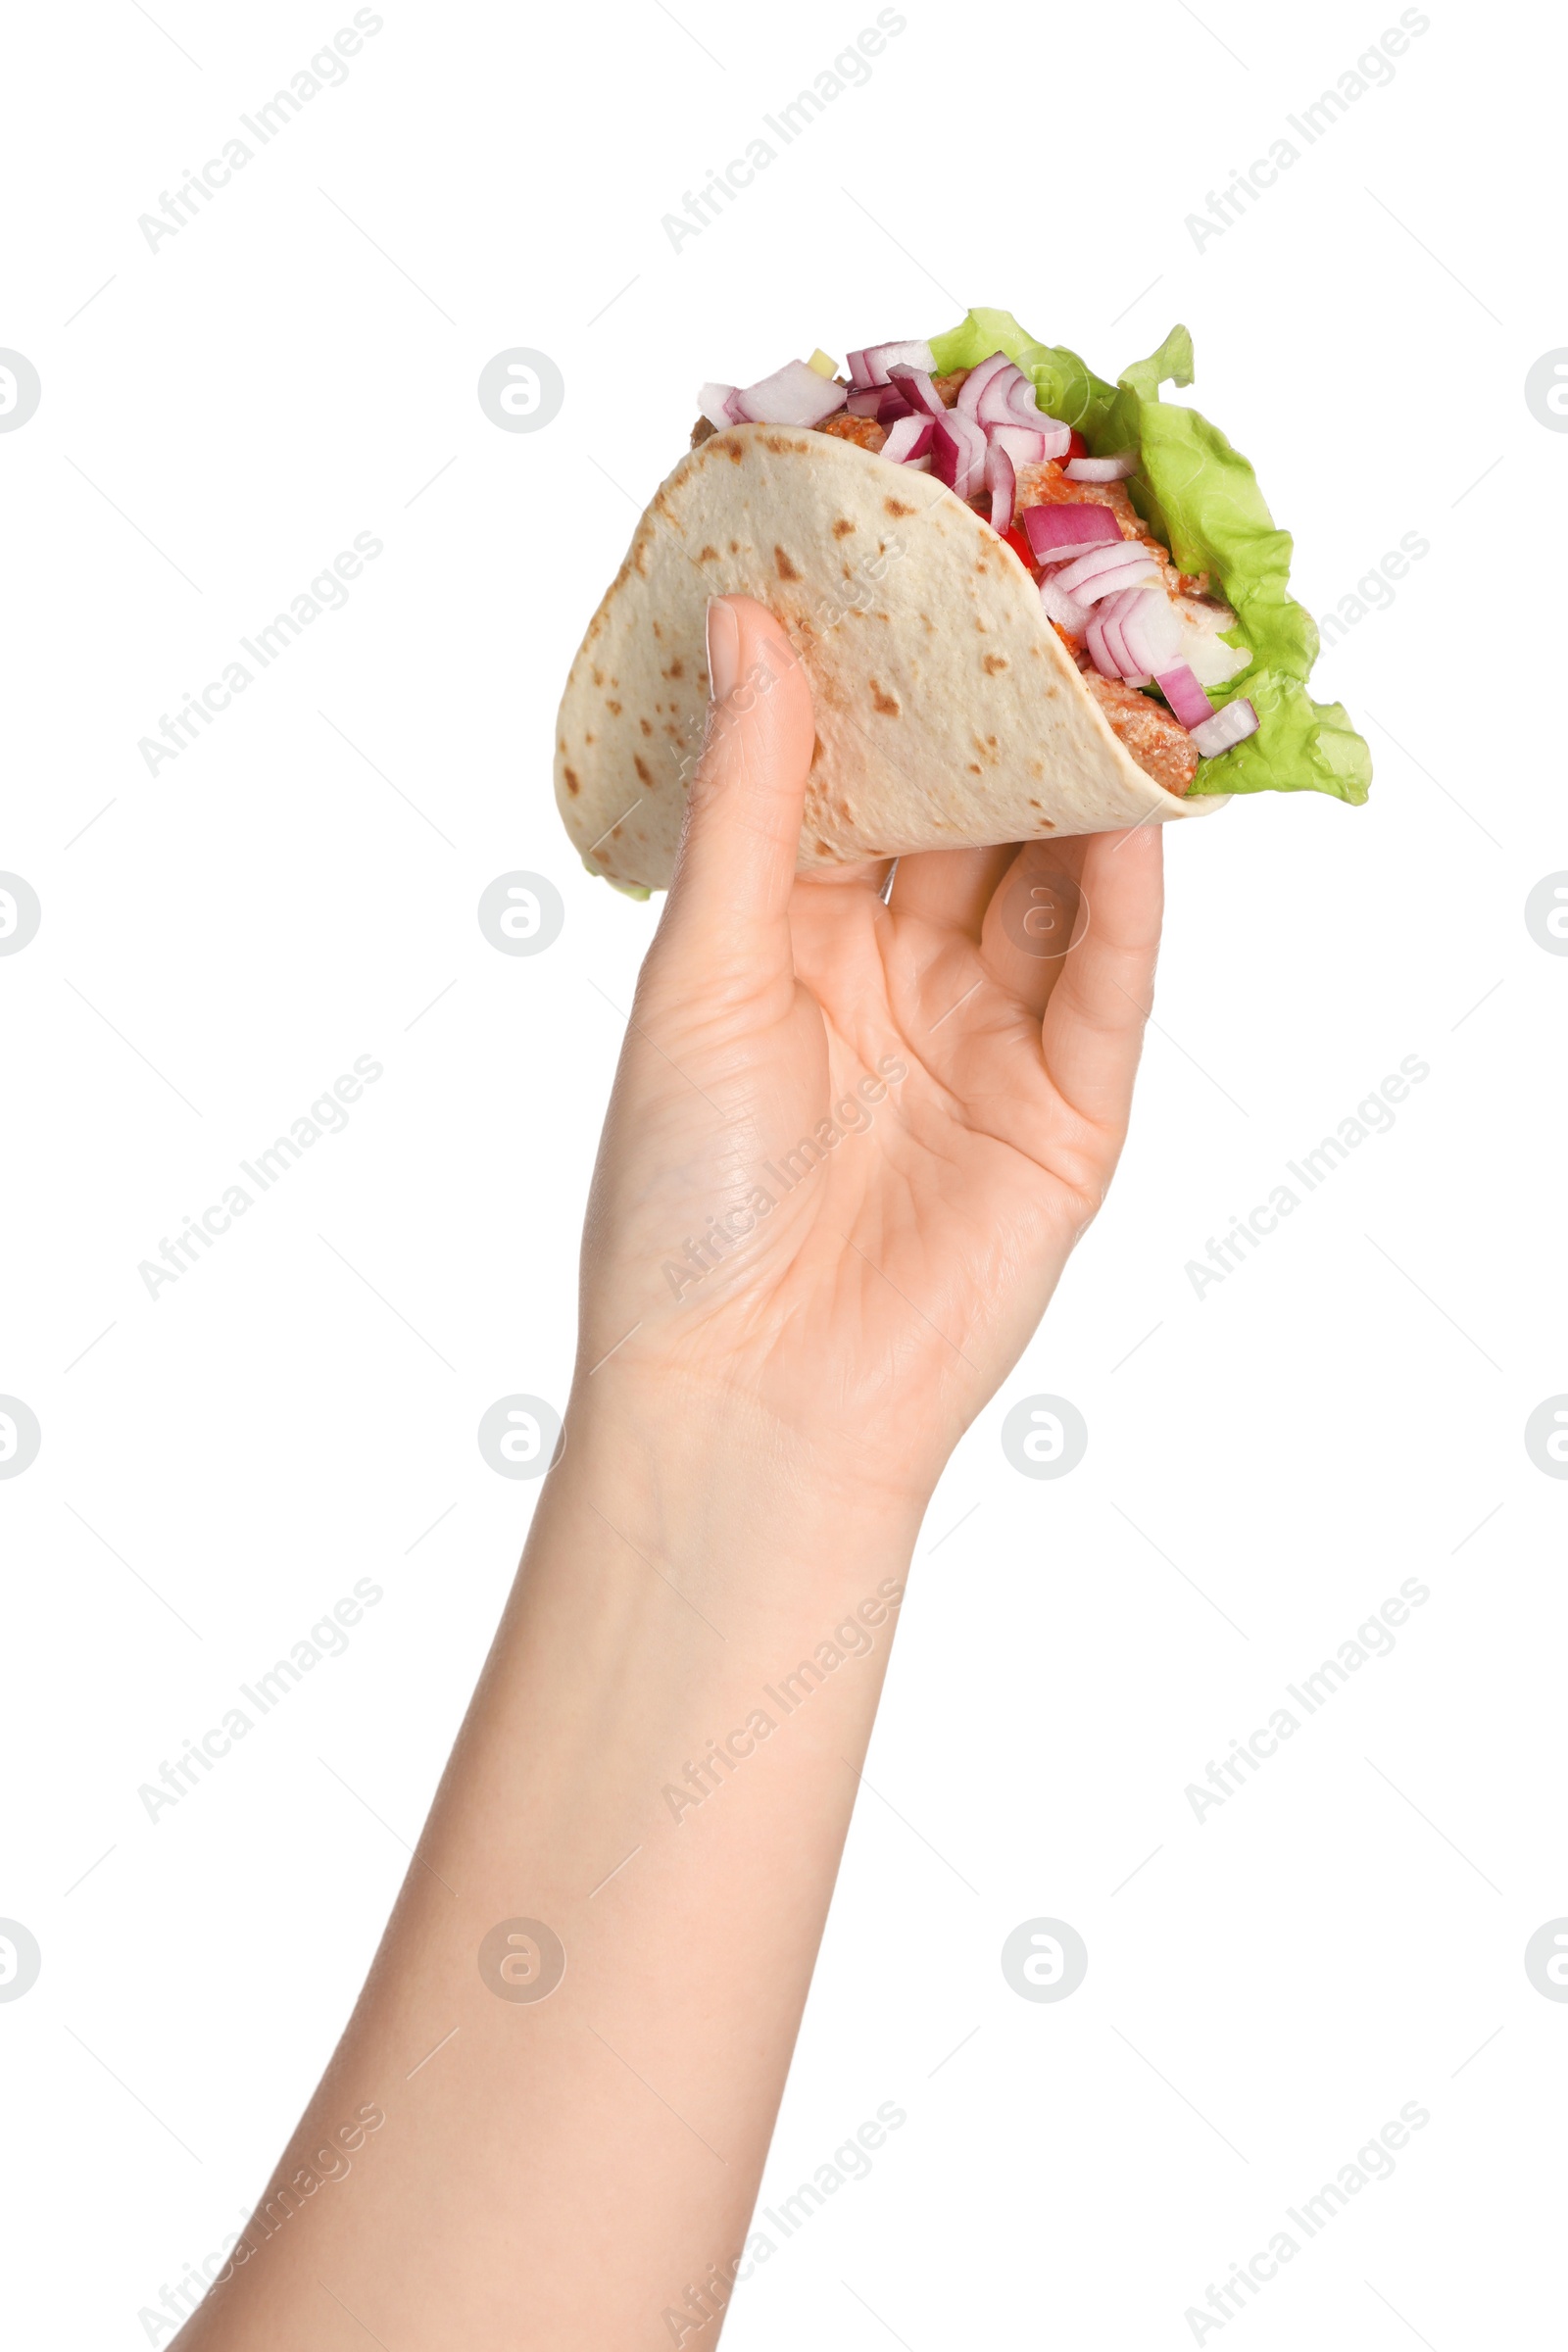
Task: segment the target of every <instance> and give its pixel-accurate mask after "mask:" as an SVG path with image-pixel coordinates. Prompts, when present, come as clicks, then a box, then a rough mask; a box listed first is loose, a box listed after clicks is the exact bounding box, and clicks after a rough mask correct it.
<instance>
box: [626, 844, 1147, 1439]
mask: <svg viewBox="0 0 1568 2352" xmlns="http://www.w3.org/2000/svg"><path fill="white" fill-rule="evenodd" d="M1121 842H1122V837H1100V838H1099V839H1096V840H1093V841H1089V842H1085V841H1073V842H1063V843H1061V844H1059V845H1055V846H1054V847H1052V848H1050V849H1049V850H1044V851H1035V852H1030V853H1026V854H1025V855H1024V858H1022V859H1021V860H1020V861H1019V862H1018V863H1017V864H1014V863H1013V853H1012V852H1009V851H1003V852H954V853H944V854H940V855H936V856H931V857H926V858H916V859H909V860H907V861H906V863H905V865H904V866H903V867H902V868H901V869H900V871H899V874H898V875H897V877H896V880H895V885H894V889H893V892H892V897H891V903H890V904H889V905H886V906H885V905H884V904H883V902H882V899H881V897H880V895H879V893H878V890H877V888H876V884H877V882H878V880H879V879H880V876H879V874H877V873H875V872H872V871H871V870H869V869H867V870H866V871H865V872H863V873H862V874H859V875H856V876H852V877H846V878H844V879H842V880H838V881H835V882H832V883H826V882H822V881H815V880H807V881H801V882H798V883H797V884H796V885H795V887H794V890H793V892H792V893H791V894H790V897H789V901H788V906H787V909H786V910H785V913H784V920H783V921H782V922H781V923H780V924H778V925H777V926H776V927H774V928H773V929H771V930H770V931H769V933H768V934H767V935H766V938H765V941H764V939H763V938H762V937H760V936H758V937H754V938H753V939H752V940H750V941H749V942H748V943H747V948H746V955H745V958H744V968H741V969H733V968H731V969H725V968H724V966H723V965H722V964H720V965H718V966H717V967H715V966H714V964H713V963H712V961H711V959H710V961H709V963H708V966H707V968H706V969H704V970H702V971H701V972H700V973H697V974H694V973H693V971H692V969H691V959H690V957H689V956H688V955H687V954H686V953H685V952H683V945H676V946H675V947H674V948H673V950H672V952H671V953H670V954H668V955H667V956H666V955H664V954H663V953H662V950H661V951H656V954H655V955H654V956H652V957H651V958H650V965H649V970H648V972H647V973H646V974H645V979H644V984H643V988H642V990H641V991H640V993H639V1002H638V1010H637V1013H636V1015H635V1017H634V1025H633V1028H632V1031H631V1033H630V1035H629V1039H628V1050H627V1056H626V1061H625V1063H624V1065H623V1069H622V1073H621V1079H620V1082H619V1086H618V1088H617V1106H616V1113H615V1115H614V1116H613V1122H612V1129H611V1139H612V1140H611V1148H610V1149H609V1150H608V1151H607V1157H606V1161H605V1163H604V1164H603V1165H602V1168H601V1178H600V1181H601V1185H610V1186H612V1187H613V1202H607V1204H606V1205H607V1206H613V1212H614V1213H613V1214H612V1215H610V1216H608V1217H606V1218H604V1219H597V1218H596V1220H595V1222H596V1224H602V1225H603V1227H604V1228H605V1229H607V1230H609V1231H615V1232H618V1233H620V1234H622V1235H623V1236H625V1237H626V1238H625V1239H624V1240H623V1241H622V1243H621V1245H620V1248H619V1250H617V1258H618V1260H619V1261H620V1262H619V1263H618V1264H617V1266H616V1267H614V1268H613V1269H612V1268H608V1267H606V1268H600V1269H599V1273H600V1275H601V1276H607V1275H608V1276H609V1277H610V1280H609V1282H608V1285H607V1284H606V1283H605V1282H604V1281H602V1280H601V1281H599V1282H598V1283H596V1286H595V1287H596V1289H597V1290H598V1291H599V1292H600V1293H601V1297H600V1298H599V1299H597V1300H596V1302H595V1304H596V1311H595V1312H594V1314H593V1315H592V1318H591V1328H590V1329H589V1331H587V1332H586V1333H585V1344H586V1345H588V1346H589V1347H592V1348H597V1349H598V1350H599V1351H600V1352H602V1351H603V1349H604V1348H608V1347H611V1346H613V1345H615V1344H616V1343H617V1340H618V1338H619V1329H625V1330H627V1331H628V1332H629V1331H631V1330H632V1328H633V1327H635V1335H636V1336H635V1338H634V1339H633V1340H631V1341H630V1342H629V1346H630V1347H631V1348H635V1349H636V1351H637V1353H638V1354H640V1355H646V1352H647V1351H648V1350H650V1349H657V1350H659V1351H660V1353H661V1354H662V1357H663V1359H664V1361H665V1362H666V1363H667V1365H668V1366H669V1368H670V1370H671V1371H672V1372H678V1373H680V1374H681V1375H683V1376H685V1377H688V1378H691V1379H694V1380H696V1381H697V1382H699V1383H700V1384H702V1385H703V1386H705V1387H706V1386H708V1385H709V1384H711V1383H715V1382H722V1383H724V1384H726V1385H733V1384H734V1383H736V1382H739V1383H741V1384H743V1385H744V1387H745V1388H746V1390H747V1391H748V1392H749V1394H750V1395H751V1396H752V1397H754V1398H755V1399H756V1400H757V1401H758V1402H759V1404H760V1406H761V1408H762V1409H763V1410H764V1411H765V1412H766V1414H767V1415H768V1416H769V1417H770V1418H772V1419H775V1420H777V1421H779V1422H782V1423H784V1424H785V1425H787V1426H788V1427H789V1428H790V1429H792V1430H794V1431H805V1432H807V1433H809V1434H812V1435H813V1436H816V1437H818V1438H819V1439H820V1441H821V1442H822V1443H824V1444H825V1443H829V1442H834V1443H841V1442H842V1441H843V1440H844V1438H845V1437H846V1436H849V1437H850V1439H851V1442H852V1444H853V1446H854V1447H855V1448H856V1449H857V1450H858V1452H859V1453H860V1454H861V1455H862V1457H863V1458H864V1459H865V1460H866V1462H867V1464H868V1465H869V1464H873V1463H875V1462H877V1461H878V1460H881V1459H885V1460H887V1461H889V1462H890V1463H891V1462H893V1461H895V1460H907V1457H908V1454H909V1451H910V1447H911V1445H914V1446H918V1447H924V1448H927V1449H929V1452H930V1454H931V1457H932V1459H934V1460H936V1461H940V1459H941V1458H942V1456H943V1455H944V1454H945V1452H946V1450H947V1449H948V1448H949V1447H950V1446H951V1445H952V1443H953V1442H954V1439H955V1438H956V1435H957V1434H958V1432H959V1431H960V1430H961V1429H962V1428H963V1427H964V1426H965V1425H966V1423H967V1422H968V1421H969V1420H970V1419H971V1418H972V1417H973V1415H974V1413H975V1412H976V1411H977V1410H978V1409H979V1407H980V1405H981V1404H982V1403H983V1402H984V1400H985V1398H986V1397H987V1396H988V1395H989V1394H990V1393H991V1391H992V1390H993V1389H994V1388H995V1387H996V1385H997V1383H998V1382H999V1381H1000V1380H1001V1379H1002V1378H1003V1377H1004V1376H1005V1372H1006V1371H1007V1369H1008V1367H1009V1366H1010V1364H1011V1363H1012V1362H1013V1361H1014V1360H1015V1359H1016V1356H1017V1355H1018V1353H1019V1351H1020V1350H1021V1348H1023V1347H1024V1345H1025V1344H1026V1343H1027V1340H1028V1338H1029V1336H1030V1333H1031V1332H1032V1331H1033V1329H1034V1326H1035V1324H1036V1322H1037V1321H1038V1319H1039V1317H1040V1314H1041V1312H1042V1311H1043V1309H1044V1307H1045V1304H1046V1301H1047V1299H1049V1297H1050V1295H1051V1291H1052V1289H1053V1288H1054V1283H1055V1281H1056V1278H1057V1276H1058V1274H1059V1272H1060V1270H1061V1266H1062V1263H1063V1261H1064V1259H1065V1257H1066V1255H1067V1252H1068V1250H1070V1248H1071V1247H1072V1243H1073V1241H1074V1240H1075V1238H1076V1236H1077V1234H1078V1233H1079V1232H1080V1231H1081V1230H1082V1227H1083V1226H1084V1224H1085V1223H1086V1222H1087V1221H1088V1219H1089V1218H1090V1217H1091V1216H1092V1215H1093V1214H1094V1212H1095V1210H1096V1208H1097V1207H1098V1206H1099V1204H1100V1201H1101V1199H1102V1197H1103V1191H1104V1187H1105V1185H1106V1183H1107V1182H1108V1180H1109V1176H1110V1173H1111V1169H1112V1167H1113V1166H1114V1163H1115V1158H1116V1154H1117V1152H1118V1150H1119V1148H1120V1143H1121V1136H1122V1132H1123V1128H1124V1124H1125V1118H1126V1104H1127V1093H1128V1089H1129V1088H1130V1084H1131V1077H1132V1066H1133V1062H1134V1061H1135V1059H1136V1050H1137V1033H1138V1029H1139V1027H1140V1026H1141V1016H1142V1010H1143V1007H1144V1005H1147V989H1148V981H1149V976H1150V970H1151V966H1152V943H1153V934H1154V929H1155V926H1156V924H1157V901H1158V888H1157V847H1156V845H1155V844H1154V843H1152V842H1151V841H1149V840H1148V839H1147V838H1146V839H1145V841H1144V842H1143V844H1142V845H1141V847H1140V849H1139V850H1137V851H1135V852H1134V853H1133V855H1132V856H1131V857H1125V858H1123V857H1119V856H1118V852H1119V850H1120V848H1121ZM1042 873H1049V874H1053V875H1055V876H1056V877H1058V878H1059V877H1061V876H1063V875H1065V876H1067V877H1069V879H1070V881H1071V882H1073V883H1079V882H1081V884H1082V887H1083V892H1084V896H1085V898H1086V899H1087V900H1088V902H1089V909H1090V912H1089V926H1090V927H1089V932H1088V934H1087V936H1086V937H1084V938H1083V940H1082V941H1081V943H1080V944H1079V945H1078V946H1076V947H1074V948H1073V949H1072V951H1071V954H1070V956H1053V957H1048V956H1042V955H1041V954H1040V953H1039V947H1038V944H1037V943H1035V942H1033V941H1032V940H1031V939H1030V938H1029V935H1028V934H1026V933H1025V932H1023V931H1022V930H1020V927H1019V924H1018V921H1017V915H1018V910H1019V907H1020V906H1022V907H1027V906H1028V904H1029V896H1028V894H1029V885H1030V881H1031V878H1033V877H1037V876H1039V875H1040V874H1042ZM1047 905H1048V906H1050V907H1053V908H1054V910H1055V911H1056V912H1057V913H1058V915H1059V914H1065V916H1066V920H1067V923H1068V924H1070V922H1071V913H1072V907H1071V894H1070V892H1064V891H1063V890H1062V889H1061V887H1060V883H1059V879H1058V881H1057V883H1056V885H1055V886H1054V891H1053V896H1052V898H1051V899H1050V900H1049V901H1048V902H1047ZM1044 944H1046V945H1050V944H1053V943H1052V942H1051V940H1050V939H1049V938H1048V939H1047V941H1046V942H1045V943H1044ZM694 980H695V983H696V984H695V985H694ZM1043 1016H1044V1026H1043V1025H1042V1023H1043ZM890 1063H891V1064H902V1065H904V1067H905V1069H906V1071H907V1075H905V1076H903V1077H902V1078H901V1079H895V1081H894V1083H893V1084H892V1085H891V1086H890V1087H888V1088H887V1089H886V1091H885V1092H884V1091H883V1088H882V1084H881V1079H880V1077H879V1075H878V1073H879V1070H880V1071H881V1072H882V1073H887V1072H888V1071H889V1069H890ZM623 1139H624V1140H623ZM634 1139H635V1140H634ZM764 1200H765V1201H766V1203H767V1204H766V1206H765V1207H763V1206H762V1201H764ZM747 1203H750V1210H749V1211H748V1208H747V1205H746V1204H747ZM725 1216H728V1218H729V1219H730V1228H729V1234H728V1235H726V1232H725V1229H724V1227H723V1226H722V1224H719V1225H717V1226H715V1224H714V1223H713V1222H712V1220H713V1219H714V1218H715V1217H717V1218H720V1219H722V1218H723V1217H725ZM749 1216H750V1218H751V1219H752V1220H754V1221H752V1222H751V1224H750V1230H748V1231H746V1232H744V1233H742V1234H740V1235H739V1237H738V1238H730V1237H731V1236H733V1235H734V1232H735V1228H736V1227H737V1226H739V1225H744V1224H746V1223H747V1222H748V1217H749ZM705 1237H706V1238H705ZM694 1241H695V1242H696V1245H697V1247H696V1250H695V1251H694V1250H691V1249H689V1248H688V1247H687V1245H688V1244H690V1243H692V1242H694ZM655 1269H657V1274H656V1273H655ZM607 1289H608V1291H609V1292H610V1293H611V1294H613V1299H612V1298H611V1297H606V1296H603V1294H604V1293H605V1291H606V1290H607ZM613 1325H618V1327H619V1329H613V1328H611V1327H612V1326H613ZM589 1360H590V1361H592V1360H593V1359H592V1357H590V1359H589Z"/></svg>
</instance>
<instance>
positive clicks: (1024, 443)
mask: <svg viewBox="0 0 1568 2352" xmlns="http://www.w3.org/2000/svg"><path fill="white" fill-rule="evenodd" d="M982 430H983V431H984V433H985V437H986V439H987V440H988V441H989V442H990V444H991V446H992V448H993V449H1005V451H1006V453H1007V455H1008V457H1009V458H1010V459H1011V460H1012V462H1013V465H1014V466H1042V465H1044V463H1045V457H1046V436H1045V434H1044V433H1041V432H1037V431H1036V430H1035V428H1034V426H1033V425H1031V424H988V425H985V426H983V427H982Z"/></svg>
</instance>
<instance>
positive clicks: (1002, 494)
mask: <svg viewBox="0 0 1568 2352" xmlns="http://www.w3.org/2000/svg"><path fill="white" fill-rule="evenodd" d="M984 478H985V486H986V488H987V489H988V490H989V491H990V493H991V528H992V529H993V530H994V531H998V532H1002V531H1010V530H1011V528H1012V506H1013V501H1014V499H1015V498H1016V497H1017V495H1018V477H1017V475H1016V474H1015V473H1014V471H1013V469H1012V460H1011V459H1010V458H1009V457H1008V455H1007V453H1006V451H1005V449H999V448H998V447H997V445H996V443H995V442H994V441H993V442H992V443H991V445H990V447H989V448H988V449H987V451H986V462H985V477H984Z"/></svg>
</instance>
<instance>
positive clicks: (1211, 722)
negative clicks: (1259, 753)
mask: <svg viewBox="0 0 1568 2352" xmlns="http://www.w3.org/2000/svg"><path fill="white" fill-rule="evenodd" d="M1257 729H1258V716H1257V712H1256V711H1254V710H1253V708H1252V706H1251V704H1250V702H1249V701H1248V699H1247V697H1246V695H1245V694H1244V695H1240V696H1238V698H1237V700H1236V701H1235V702H1234V703H1227V704H1226V706H1225V708H1224V710H1223V711H1215V712H1214V715H1213V717H1212V718H1205V719H1204V721H1203V723H1202V725H1201V726H1198V727H1194V729H1193V730H1192V735H1193V741H1194V742H1195V743H1196V744H1197V746H1198V748H1199V750H1200V751H1201V753H1202V755H1203V758H1204V759H1205V760H1217V759H1218V757H1219V755H1220V753H1221V752H1228V751H1229V750H1230V749H1231V747H1232V746H1233V745H1234V744H1238V743H1245V742H1246V741H1247V738H1248V737H1249V735H1255V734H1256V733H1257Z"/></svg>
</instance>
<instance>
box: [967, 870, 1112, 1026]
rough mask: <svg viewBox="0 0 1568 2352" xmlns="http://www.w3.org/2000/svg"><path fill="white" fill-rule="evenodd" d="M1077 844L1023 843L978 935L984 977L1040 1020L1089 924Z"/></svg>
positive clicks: (1090, 914)
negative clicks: (987, 973) (985, 972)
mask: <svg viewBox="0 0 1568 2352" xmlns="http://www.w3.org/2000/svg"><path fill="white" fill-rule="evenodd" d="M1084 852H1085V844H1084V842H1083V841H1082V840H1081V839H1071V840H1067V841H1060V842H1054V841H1030V842H1026V843H1025V844H1024V846H1023V848H1022V849H1021V850H1019V851H1018V853H1017V855H1016V856H1015V857H1014V858H1013V859H1012V862H1011V864H1010V865H1009V866H1008V868H1007V870H1006V872H1005V874H1004V875H1003V876H1002V877H1001V879H1000V881H999V882H998V885H997V888H996V890H995V892H994V893H993V895H992V898H991V901H990V904H989V905H988V906H987V907H986V909H985V920H984V923H983V925H982V928H981V931H980V952H981V958H982V960H983V962H984V963H985V966H986V969H987V971H988V972H989V973H990V974H991V976H992V978H993V979H994V980H996V981H997V982H998V983H999V984H1000V985H1001V986H1002V987H1003V988H1005V989H1006V990H1007V991H1008V992H1009V994H1011V995H1012V996H1015V997H1017V998H1018V999H1019V1000H1020V1001H1021V1002H1022V1003H1023V1004H1025V1005H1028V1007H1029V1009H1030V1011H1031V1012H1032V1013H1034V1015H1035V1016H1036V1018H1037V1019H1038V1018H1039V1017H1040V1015H1041V1014H1043V1013H1044V1011H1045V1009H1046V1005H1047V1004H1048V1002H1049V1000H1050V997H1051V992H1052V990H1053V989H1054V987H1055V985H1056V982H1057V981H1058V980H1059V979H1060V977H1061V974H1062V972H1063V970H1064V969H1065V966H1066V961H1067V957H1068V956H1069V954H1075V953H1076V952H1077V950H1078V948H1079V947H1080V946H1081V944H1082V942H1083V939H1084V936H1085V933H1086V932H1087V930H1088V927H1089V925H1090V923H1091V921H1092V920H1093V913H1092V909H1091V907H1090V906H1089V902H1088V900H1087V899H1086V898H1085V896H1084V893H1083V889H1082V885H1081V881H1080V876H1081V874H1082V870H1083V862H1084Z"/></svg>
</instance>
